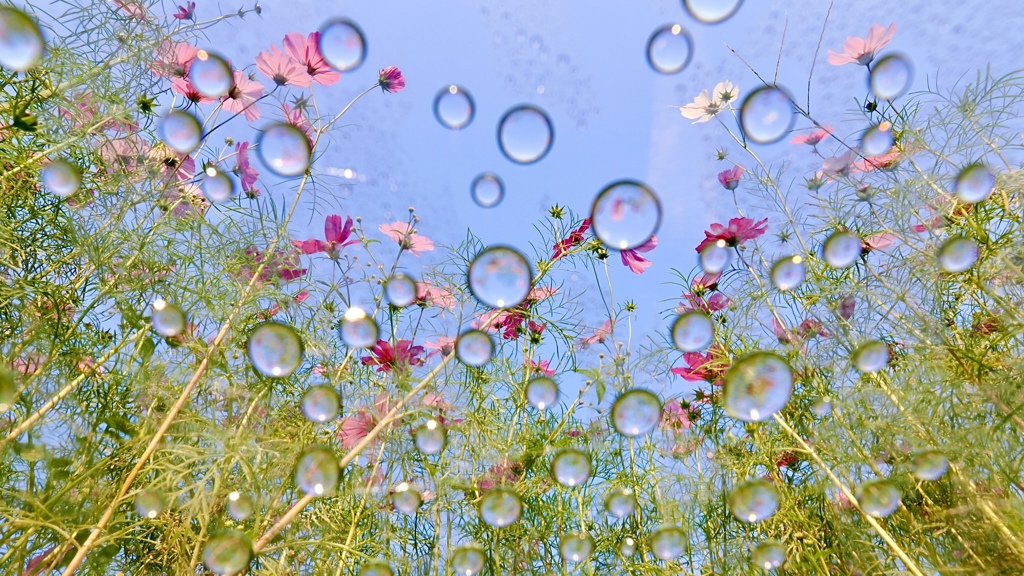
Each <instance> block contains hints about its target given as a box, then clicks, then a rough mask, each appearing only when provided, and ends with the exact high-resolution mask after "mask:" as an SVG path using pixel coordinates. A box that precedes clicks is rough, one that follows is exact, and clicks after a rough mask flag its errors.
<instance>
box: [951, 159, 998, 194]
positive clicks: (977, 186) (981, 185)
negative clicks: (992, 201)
mask: <svg viewBox="0 0 1024 576" xmlns="http://www.w3.org/2000/svg"><path fill="white" fill-rule="evenodd" d="M995 187H996V176H995V174H993V173H992V171H991V170H989V169H988V168H987V167H986V166H985V165H984V164H971V165H970V166H968V167H966V168H964V169H963V170H961V171H960V174H959V175H958V176H957V177H956V184H955V188H954V189H955V190H956V195H957V197H958V198H960V199H961V200H963V201H964V202H969V203H971V204H975V203H977V202H981V201H982V200H984V199H986V198H988V197H989V195H990V194H992V190H993V189H995Z"/></svg>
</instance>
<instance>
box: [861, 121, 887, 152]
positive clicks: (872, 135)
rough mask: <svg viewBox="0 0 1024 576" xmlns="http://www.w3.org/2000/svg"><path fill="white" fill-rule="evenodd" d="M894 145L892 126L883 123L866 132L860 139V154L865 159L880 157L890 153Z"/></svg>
mask: <svg viewBox="0 0 1024 576" xmlns="http://www.w3.org/2000/svg"><path fill="white" fill-rule="evenodd" d="M894 143H895V138H894V136H893V134H892V124H891V123H889V122H882V123H881V124H877V125H875V126H872V127H870V128H868V129H867V130H865V131H864V134H863V135H862V136H861V137H860V153H861V154H862V155H864V157H865V158H871V157H874V156H880V155H882V154H885V153H886V152H888V151H889V150H890V149H891V148H892V145H893V144H894Z"/></svg>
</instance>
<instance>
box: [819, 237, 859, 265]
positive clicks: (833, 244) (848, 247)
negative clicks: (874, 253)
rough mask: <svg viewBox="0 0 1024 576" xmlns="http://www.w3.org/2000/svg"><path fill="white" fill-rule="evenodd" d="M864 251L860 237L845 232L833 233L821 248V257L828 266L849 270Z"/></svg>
mask: <svg viewBox="0 0 1024 576" xmlns="http://www.w3.org/2000/svg"><path fill="white" fill-rule="evenodd" d="M863 250H864V247H863V242H862V241H861V239H860V236H857V235H856V234H854V233H853V232H849V231H847V230H839V231H837V232H833V233H832V234H831V235H830V236H829V237H828V239H826V240H825V244H824V245H823V246H822V255H823V256H824V258H825V262H827V263H828V265H829V266H831V267H833V268H836V269H842V268H849V267H850V266H853V265H854V263H856V262H857V258H860V255H861V252H862V251H863Z"/></svg>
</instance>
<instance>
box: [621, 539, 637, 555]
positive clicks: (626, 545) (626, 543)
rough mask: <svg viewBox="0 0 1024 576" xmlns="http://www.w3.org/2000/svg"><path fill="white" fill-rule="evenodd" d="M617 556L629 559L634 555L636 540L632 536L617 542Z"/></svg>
mask: <svg viewBox="0 0 1024 576" xmlns="http://www.w3.org/2000/svg"><path fill="white" fill-rule="evenodd" d="M619 554H622V555H623V556H625V557H626V558H629V557H630V556H632V555H633V554H636V539H635V538H633V537H632V536H626V537H625V538H623V539H622V540H620V541H619Z"/></svg>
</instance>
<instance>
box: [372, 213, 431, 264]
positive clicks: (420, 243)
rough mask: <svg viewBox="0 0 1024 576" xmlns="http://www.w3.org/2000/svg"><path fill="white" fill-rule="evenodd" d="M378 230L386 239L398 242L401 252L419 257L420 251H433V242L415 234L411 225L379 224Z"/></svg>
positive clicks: (401, 223)
mask: <svg viewBox="0 0 1024 576" xmlns="http://www.w3.org/2000/svg"><path fill="white" fill-rule="evenodd" d="M379 230H380V231H381V232H383V233H384V235H385V236H387V237H388V238H391V239H392V240H394V241H395V242H398V245H399V246H400V247H401V248H402V250H408V251H409V252H412V253H413V254H415V255H416V256H419V255H420V252H421V251H422V252H426V251H428V250H433V249H434V241H433V240H431V239H430V238H427V237H426V236H421V235H420V234H415V233H414V230H413V227H412V225H411V224H409V223H408V222H401V221H399V222H392V223H390V224H381V225H380V227H379Z"/></svg>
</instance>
